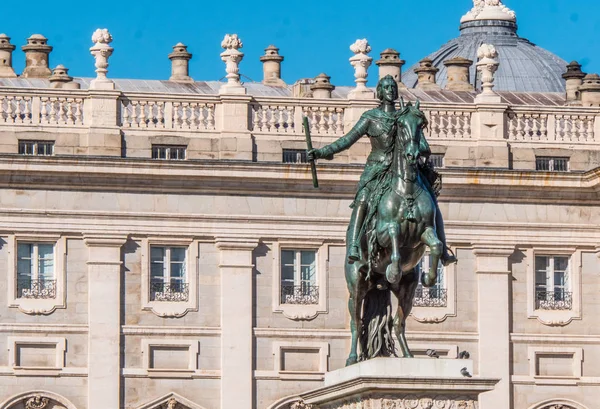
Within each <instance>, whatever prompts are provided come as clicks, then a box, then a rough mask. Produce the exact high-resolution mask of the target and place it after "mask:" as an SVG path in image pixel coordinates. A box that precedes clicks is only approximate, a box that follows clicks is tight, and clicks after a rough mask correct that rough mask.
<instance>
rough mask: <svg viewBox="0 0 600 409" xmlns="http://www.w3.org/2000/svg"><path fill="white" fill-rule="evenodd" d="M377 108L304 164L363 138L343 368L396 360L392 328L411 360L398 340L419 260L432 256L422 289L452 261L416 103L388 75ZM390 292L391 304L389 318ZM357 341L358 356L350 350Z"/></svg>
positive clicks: (349, 246) (350, 237)
mask: <svg viewBox="0 0 600 409" xmlns="http://www.w3.org/2000/svg"><path fill="white" fill-rule="evenodd" d="M376 91H377V92H376V93H377V98H378V99H379V100H380V101H381V103H380V106H379V107H378V108H375V109H372V110H370V111H367V112H365V113H364V114H363V115H362V116H361V118H360V119H359V121H358V122H357V123H356V125H355V126H354V127H353V128H352V130H350V132H348V133H347V134H346V135H344V136H343V137H341V138H340V139H338V140H337V141H335V142H333V143H332V144H330V145H327V146H324V147H322V148H320V149H310V150H309V151H308V158H309V160H315V159H320V158H325V159H331V158H333V155H334V154H336V153H339V152H341V151H343V150H345V149H348V148H349V147H350V146H352V144H354V143H355V142H356V141H358V140H359V139H360V138H361V137H362V136H363V135H367V136H368V137H369V140H370V142H371V153H370V154H369V157H368V158H367V163H366V165H365V169H364V171H363V173H362V175H361V178H360V181H359V184H358V189H357V193H356V196H355V198H354V201H353V202H352V204H351V207H352V209H353V211H352V216H351V220H350V223H349V225H348V230H347V233H346V266H345V271H346V282H347V285H348V290H349V292H350V299H349V301H348V308H349V311H350V327H351V331H352V343H351V350H350V355H349V357H348V359H347V361H346V365H350V364H353V363H356V362H357V361H358V360H366V359H371V358H375V357H378V356H396V350H395V346H394V340H393V337H392V328H393V330H394V331H395V333H396V337H397V338H398V341H399V344H400V353H401V354H402V356H404V357H412V354H411V352H410V350H409V348H408V345H407V343H406V338H405V335H404V329H405V322H406V317H407V316H408V314H410V311H411V309H412V303H413V298H414V294H415V290H416V288H417V285H418V282H419V263H420V261H421V258H422V257H423V255H424V253H425V251H426V247H427V248H429V252H430V254H431V257H432V263H431V267H430V270H429V271H428V272H424V274H423V275H422V277H421V282H422V284H423V285H424V286H427V287H430V286H432V285H434V284H435V282H436V279H437V266H438V263H439V262H440V261H441V262H442V263H443V264H444V265H448V264H450V263H453V262H456V258H455V257H454V255H453V254H452V253H451V252H450V251H449V249H448V246H447V245H446V237H445V233H444V224H443V220H442V215H441V213H440V211H439V208H438V205H437V199H436V196H437V189H436V188H437V187H438V186H439V184H440V183H439V175H438V174H437V173H436V172H435V171H434V170H433V168H432V167H431V165H430V164H429V161H428V159H429V156H430V154H431V150H430V148H429V145H428V143H427V140H426V139H425V136H424V134H423V129H424V128H426V126H427V119H426V118H425V115H424V114H423V112H422V111H421V110H420V109H419V102H418V101H417V103H416V104H415V105H414V106H413V105H412V104H410V103H409V104H407V105H406V106H405V105H404V103H403V102H401V104H400V109H399V110H396V102H395V101H396V100H397V99H398V86H397V84H396V81H395V80H394V78H393V77H391V76H389V75H388V76H386V77H384V78H382V79H381V80H380V81H379V83H378V84H377V89H376ZM391 293H393V294H394V295H395V296H396V297H397V299H398V308H397V311H396V315H395V317H393V318H392V311H391V310H392V302H391ZM359 344H360V354H359V353H358V345H359Z"/></svg>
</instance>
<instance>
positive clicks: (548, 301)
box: [535, 290, 573, 310]
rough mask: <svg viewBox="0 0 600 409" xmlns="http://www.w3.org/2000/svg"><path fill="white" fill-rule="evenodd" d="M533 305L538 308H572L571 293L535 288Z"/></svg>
mask: <svg viewBox="0 0 600 409" xmlns="http://www.w3.org/2000/svg"><path fill="white" fill-rule="evenodd" d="M535 307H536V308H537V309H538V310H570V309H572V308H573V293H572V292H569V291H546V290H536V292H535Z"/></svg>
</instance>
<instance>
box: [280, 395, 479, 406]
mask: <svg viewBox="0 0 600 409" xmlns="http://www.w3.org/2000/svg"><path fill="white" fill-rule="evenodd" d="M294 405H298V406H297V407H296V406H294ZM302 405H306V404H305V403H304V402H303V401H300V402H296V403H295V404H293V405H290V409H316V407H315V406H314V405H310V406H302ZM478 407H479V405H478V402H477V400H475V399H474V398H473V397H469V396H464V395H400V396H393V397H392V396H389V397H386V396H383V397H379V396H378V397H372V396H369V397H365V398H359V399H351V400H344V401H338V402H335V403H332V404H327V405H321V406H320V407H319V409H478Z"/></svg>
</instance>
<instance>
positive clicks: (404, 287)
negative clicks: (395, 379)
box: [392, 267, 419, 358]
mask: <svg viewBox="0 0 600 409" xmlns="http://www.w3.org/2000/svg"><path fill="white" fill-rule="evenodd" d="M405 280H406V281H405ZM418 283H419V271H418V268H416V267H415V268H414V269H413V271H412V275H411V277H410V279H409V277H408V276H407V277H406V278H405V279H403V280H402V283H401V284H399V285H396V286H394V288H393V290H392V291H393V292H394V295H395V296H396V298H398V309H397V310H396V316H395V317H394V332H395V333H396V338H398V343H399V344H400V353H401V354H402V356H403V357H405V358H412V357H413V354H412V353H411V352H410V349H409V348H408V343H407V342H406V335H405V330H406V317H407V316H408V314H410V311H411V309H412V304H413V298H414V296H415V291H416V289H417V285H418Z"/></svg>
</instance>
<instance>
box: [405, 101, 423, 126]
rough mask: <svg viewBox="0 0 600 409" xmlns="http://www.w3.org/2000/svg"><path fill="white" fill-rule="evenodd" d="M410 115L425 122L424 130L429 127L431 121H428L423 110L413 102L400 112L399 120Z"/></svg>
mask: <svg viewBox="0 0 600 409" xmlns="http://www.w3.org/2000/svg"><path fill="white" fill-rule="evenodd" d="M408 114H410V115H415V116H416V117H418V118H421V119H422V120H423V128H425V129H426V128H427V127H428V125H429V121H428V120H427V117H426V116H425V113H424V112H423V111H421V109H419V108H417V107H416V106H414V105H413V104H412V103H411V102H409V103H408V104H406V105H405V106H404V108H403V109H401V110H400V111H399V112H398V118H400V117H402V116H404V115H408Z"/></svg>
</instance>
